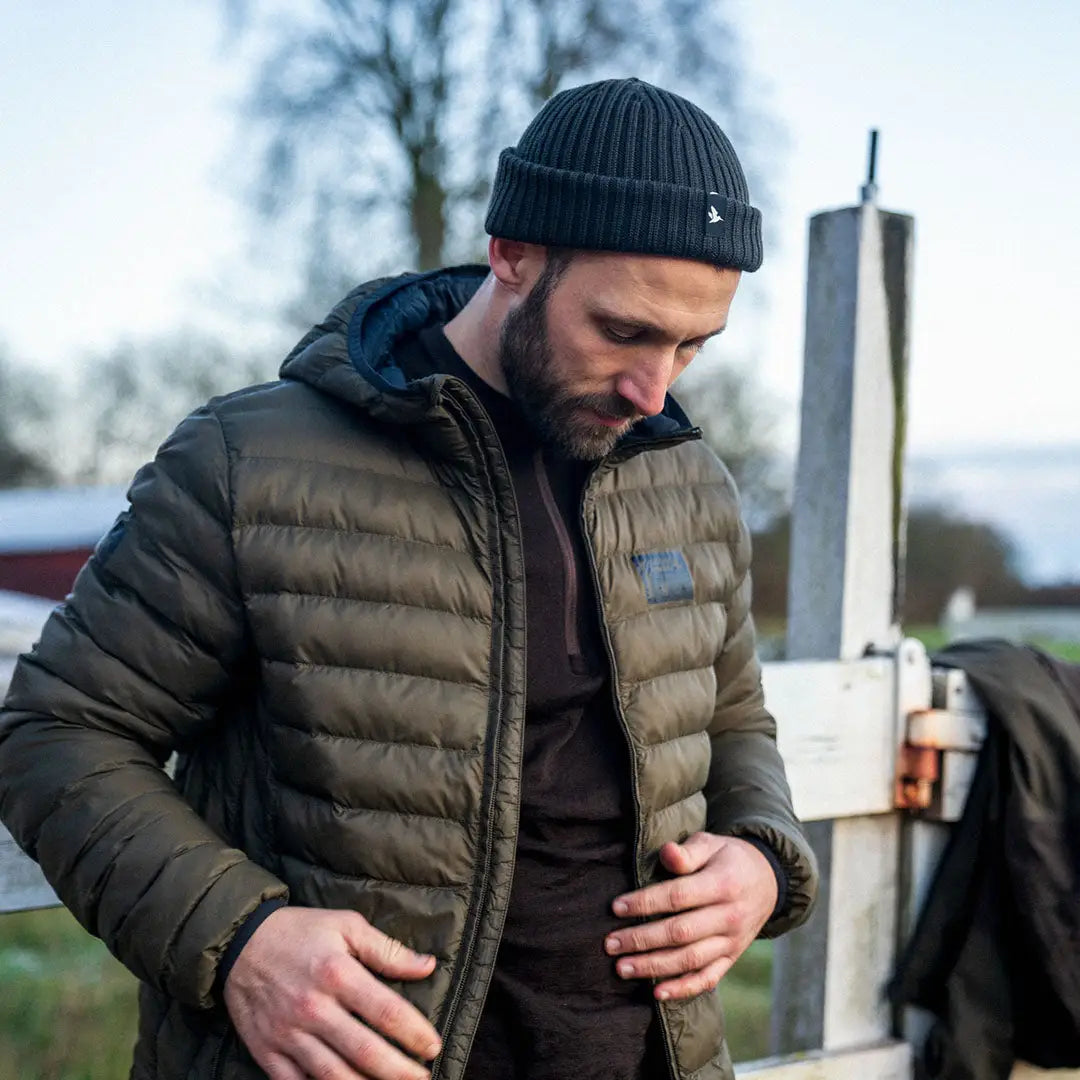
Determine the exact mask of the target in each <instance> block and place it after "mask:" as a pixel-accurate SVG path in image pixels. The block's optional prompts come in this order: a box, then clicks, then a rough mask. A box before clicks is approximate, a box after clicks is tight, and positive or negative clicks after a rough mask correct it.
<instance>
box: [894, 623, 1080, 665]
mask: <svg viewBox="0 0 1080 1080" xmlns="http://www.w3.org/2000/svg"><path fill="white" fill-rule="evenodd" d="M904 633H905V635H906V636H907V637H913V638H918V639H919V641H921V642H922V643H923V644H924V645H925V646H926V650H927V652H934V651H935V650H937V649H943V648H944V647H945V646H946V645H947V644H948V643H949V642H948V638H947V636H946V634H945V631H944V630H942V629H941V627H939V626H925V625H916V626H906V627H904ZM1025 644H1027V645H1034V646H1035V647H1036V648H1037V649H1042V650H1043V652H1048V653H1049V654H1050V655H1051V656H1056V657H1058V658H1059V659H1061V660H1067V661H1069V662H1070V663H1073V664H1080V641H1052V640H1051V639H1049V638H1040V637H1034V638H1031V639H1030V640H1029V641H1026V642H1025Z"/></svg>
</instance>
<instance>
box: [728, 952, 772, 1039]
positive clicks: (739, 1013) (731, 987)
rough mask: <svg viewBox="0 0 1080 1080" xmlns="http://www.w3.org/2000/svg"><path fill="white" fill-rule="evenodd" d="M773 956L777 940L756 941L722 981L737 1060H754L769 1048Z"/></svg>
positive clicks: (729, 1033) (729, 1034) (729, 1027)
mask: <svg viewBox="0 0 1080 1080" xmlns="http://www.w3.org/2000/svg"><path fill="white" fill-rule="evenodd" d="M772 958H773V943H772V942H771V941H755V942H754V943H753V945H751V946H750V948H749V949H747V950H746V952H745V953H743V955H742V956H741V957H740V958H739V960H738V962H737V963H736V964H735V966H734V967H733V968H732V969H731V970H730V971H729V972H728V973H727V975H726V976H725V977H724V981H723V982H722V983H721V984H720V994H721V997H722V998H723V1001H724V1012H725V1013H726V1014H727V1035H728V1046H729V1047H730V1049H731V1056H732V1058H733V1059H734V1060H735V1061H753V1060H754V1059H756V1058H761V1057H765V1055H766V1054H767V1053H768V1052H769V1020H770V1017H771V1010H772Z"/></svg>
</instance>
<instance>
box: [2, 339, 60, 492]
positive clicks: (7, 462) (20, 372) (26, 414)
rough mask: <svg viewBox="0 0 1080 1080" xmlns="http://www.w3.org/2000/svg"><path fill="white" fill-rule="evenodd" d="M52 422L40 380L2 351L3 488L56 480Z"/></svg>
mask: <svg viewBox="0 0 1080 1080" xmlns="http://www.w3.org/2000/svg"><path fill="white" fill-rule="evenodd" d="M51 418H52V410H51V408H50V401H49V399H48V398H47V397H46V396H45V394H44V393H43V392H42V389H41V380H40V378H38V377H35V375H34V374H33V373H32V372H31V371H30V370H29V369H28V368H25V367H24V366H23V365H20V364H18V363H16V362H15V361H13V360H12V359H11V358H10V357H9V356H8V355H7V353H6V352H5V351H3V350H0V488H14V487H34V486H39V485H45V484H50V483H52V482H53V481H54V480H55V478H56V471H55V469H54V467H53V444H52V437H51V429H50V421H51Z"/></svg>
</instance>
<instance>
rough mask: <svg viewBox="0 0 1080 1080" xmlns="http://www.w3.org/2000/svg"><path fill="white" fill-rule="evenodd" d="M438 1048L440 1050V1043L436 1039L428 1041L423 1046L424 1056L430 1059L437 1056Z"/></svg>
mask: <svg viewBox="0 0 1080 1080" xmlns="http://www.w3.org/2000/svg"><path fill="white" fill-rule="evenodd" d="M440 1050H442V1043H441V1042H439V1040H438V1039H436V1040H435V1041H434V1042H430V1043H428V1044H427V1046H425V1047H424V1057H425V1058H426V1059H427V1060H428V1061H430V1060H431V1059H432V1058H436V1057H438V1056H439V1051H440Z"/></svg>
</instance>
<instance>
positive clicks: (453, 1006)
mask: <svg viewBox="0 0 1080 1080" xmlns="http://www.w3.org/2000/svg"><path fill="white" fill-rule="evenodd" d="M446 402H447V405H448V406H451V411H452V412H454V413H456V414H457V416H458V420H459V423H461V424H462V425H463V426H464V428H465V429H466V431H467V432H468V433H469V434H470V435H471V436H472V437H473V442H474V445H475V446H476V447H477V457H478V459H479V460H480V462H481V464H482V465H483V470H484V479H485V480H486V481H487V485H488V491H489V492H490V494H491V497H492V508H493V510H492V517H493V519H494V525H495V528H494V529H493V531H492V535H493V537H494V538H495V539H494V540H493V542H492V544H491V554H492V556H493V559H494V561H495V563H496V565H495V567H494V571H493V573H492V582H493V587H494V588H497V589H498V590H499V595H498V599H497V606H498V608H499V613H500V619H499V625H500V627H502V630H501V631H500V637H499V641H498V643H497V644H498V647H497V648H493V649H492V656H493V667H492V676H491V677H492V685H493V686H495V687H497V691H496V705H495V715H494V733H493V735H492V739H491V747H490V755H489V767H488V769H487V770H486V771H487V772H488V774H489V775H490V777H491V786H490V788H489V790H488V794H487V807H486V811H487V812H486V819H485V824H486V828H485V832H484V849H483V850H484V854H483V859H482V860H481V862H480V865H479V866H478V867H477V871H476V875H475V880H476V888H475V890H474V899H473V903H472V907H471V910H470V911H469V913H468V920H469V921H468V923H467V925H466V929H465V934H464V948H463V950H462V951H461V952H459V953H458V961H457V964H456V965H455V967H456V970H455V971H454V973H453V975H452V976H451V984H450V985H451V991H450V998H449V1000H448V1002H447V1004H446V1007H445V1010H444V1012H443V1018H442V1023H441V1024H440V1025H439V1026H440V1027H441V1029H442V1036H443V1038H444V1039H445V1038H446V1036H447V1035H448V1034H449V1032H450V1030H451V1028H452V1027H453V1024H454V1019H455V1017H456V1015H457V1011H458V1008H459V1006H460V1004H461V998H462V995H463V994H464V992H465V986H466V975H467V974H468V971H469V967H470V965H471V964H472V959H473V953H474V952H475V951H476V940H477V938H478V937H479V934H480V919H481V913H482V912H483V909H484V905H485V903H486V902H487V893H488V888H489V881H490V878H491V863H492V858H493V846H494V840H493V839H492V835H493V833H494V828H493V822H492V818H493V817H494V808H495V797H496V792H497V789H498V771H499V746H500V742H501V735H502V723H503V696H504V695H503V652H504V648H505V634H506V629H505V627H506V595H505V580H506V575H505V571H504V567H503V552H502V545H501V543H500V542H499V539H498V538H499V537H500V535H501V532H500V530H499V528H498V524H499V521H498V509H497V506H496V502H495V482H494V479H493V478H492V476H491V470H490V467H489V465H488V461H487V456H486V455H485V453H484V450H483V447H482V446H481V445H480V440H479V438H478V437H477V436H476V430H475V428H474V427H473V423H472V420H471V418H470V417H469V415H468V413H467V412H466V410H465V409H463V408H462V407H461V406H460V405H459V404H458V403H457V402H456V401H454V400H453V398H452V397H450V396H449V395H448V396H447V398H446ZM510 494H511V497H513V490H512V489H511V493H510ZM505 914H506V913H505V912H503V916H504V917H505ZM498 937H499V938H501V937H502V926H499V927H498ZM484 993H485V996H486V994H487V988H486V987H485V988H484ZM475 1037H476V1029H475V1028H474V1029H473V1031H472V1032H471V1033H470V1035H469V1040H468V1044H467V1045H466V1047H465V1058H464V1060H466V1061H467V1060H468V1057H469V1053H470V1051H471V1050H472V1042H473V1039H474V1038H475ZM444 1050H445V1048H444ZM442 1064H443V1055H442V1054H440V1055H439V1057H438V1058H437V1059H436V1061H435V1063H434V1064H433V1065H432V1067H431V1077H430V1080H438V1078H439V1076H440V1075H441V1074H442Z"/></svg>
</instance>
